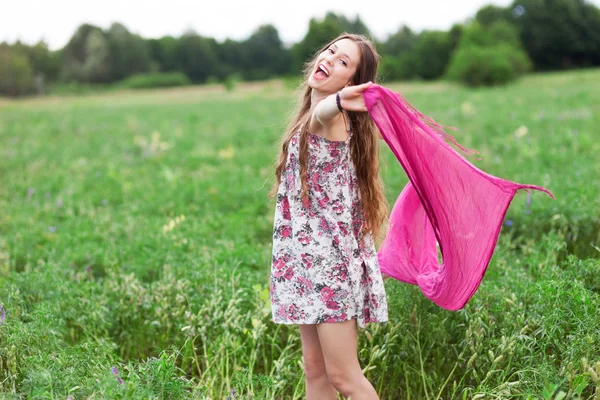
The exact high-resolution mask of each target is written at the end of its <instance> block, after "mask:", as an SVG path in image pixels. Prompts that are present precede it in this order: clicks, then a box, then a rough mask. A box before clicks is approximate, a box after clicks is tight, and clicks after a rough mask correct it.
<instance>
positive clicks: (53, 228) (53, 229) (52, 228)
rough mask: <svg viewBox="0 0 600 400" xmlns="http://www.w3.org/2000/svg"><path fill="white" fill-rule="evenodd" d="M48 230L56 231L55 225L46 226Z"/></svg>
mask: <svg viewBox="0 0 600 400" xmlns="http://www.w3.org/2000/svg"><path fill="white" fill-rule="evenodd" d="M48 230H49V231H50V232H56V227H55V226H51V227H50V228H48Z"/></svg>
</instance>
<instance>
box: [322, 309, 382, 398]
mask: <svg viewBox="0 0 600 400" xmlns="http://www.w3.org/2000/svg"><path fill="white" fill-rule="evenodd" d="M317 333H318V337H319V341H320V342H321V349H322V350H323V357H324V358H325V367H326V370H327V375H328V376H329V381H330V382H331V383H332V385H333V386H334V387H335V388H336V389H337V390H338V391H339V392H340V393H341V394H342V395H343V396H344V397H345V398H348V397H351V398H352V400H379V396H378V395H377V392H375V388H373V385H371V382H369V380H368V379H367V378H366V377H365V376H364V374H363V373H362V370H361V367H360V363H359V362H358V354H357V345H358V329H357V325H356V319H350V320H348V321H344V322H334V323H324V324H318V325H317Z"/></svg>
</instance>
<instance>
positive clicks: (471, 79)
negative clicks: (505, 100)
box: [448, 44, 531, 86]
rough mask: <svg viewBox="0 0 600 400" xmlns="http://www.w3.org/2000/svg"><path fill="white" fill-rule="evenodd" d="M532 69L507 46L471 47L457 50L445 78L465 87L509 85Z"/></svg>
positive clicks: (520, 52) (525, 60)
mask: <svg viewBox="0 0 600 400" xmlns="http://www.w3.org/2000/svg"><path fill="white" fill-rule="evenodd" d="M530 68H531V62H530V61H529V59H528V58H527V55H526V54H525V53H524V52H522V51H519V50H517V49H515V48H512V47H510V46H508V45H504V44H500V45H496V46H492V47H480V46H471V47H466V48H459V49H457V50H456V53H455V54H454V56H453V58H452V62H451V64H450V68H449V69H448V77H449V78H450V79H455V80H458V81H460V82H462V83H464V84H466V85H468V86H481V85H486V86H491V85H498V84H505V83H508V82H510V81H512V80H514V79H516V78H517V77H519V76H520V75H522V74H524V73H525V72H527V71H528V70H529V69H530Z"/></svg>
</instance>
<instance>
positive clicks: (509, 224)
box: [504, 219, 513, 226]
mask: <svg viewBox="0 0 600 400" xmlns="http://www.w3.org/2000/svg"><path fill="white" fill-rule="evenodd" d="M512 224H513V222H512V220H510V219H507V220H506V222H504V225H506V226H512Z"/></svg>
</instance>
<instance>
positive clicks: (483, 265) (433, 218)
mask: <svg viewBox="0 0 600 400" xmlns="http://www.w3.org/2000/svg"><path fill="white" fill-rule="evenodd" d="M363 96H364V99H365V103H366V106H367V109H368V110H369V114H370V115H371V117H372V118H373V120H374V121H375V124H376V125H377V127H378V128H379V131H380V132H381V134H382V136H383V138H384V140H385V141H386V143H387V144H388V145H389V146H390V148H391V149H392V152H393V153H394V154H395V156H396V158H398V161H399V162H400V164H401V165H402V167H403V168H404V170H405V171H406V174H407V175H408V178H409V180H410V181H409V182H408V184H407V185H406V186H405V187H404V189H403V190H402V192H401V193H400V196H399V197H398V199H397V201H396V204H395V205H394V207H393V208H392V212H391V215H390V221H389V222H390V225H389V227H388V230H387V233H386V236H385V239H384V241H383V243H382V245H381V247H380V249H379V250H378V259H379V265H380V267H381V272H383V273H384V274H386V275H389V276H390V277H392V278H395V279H397V280H400V281H402V282H406V283H410V284H413V285H419V287H420V288H421V291H422V292H423V294H424V295H425V296H426V297H427V298H429V299H430V300H432V301H433V302H434V303H436V304H437V305H439V306H440V307H442V308H445V309H448V310H453V311H454V310H458V309H461V308H463V307H464V306H465V304H466V303H467V302H468V301H469V299H470V298H471V296H473V294H474V293H475V291H476V290H477V288H478V287H479V284H480V283H481V280H482V279H483V275H484V274H485V271H486V269H487V267H488V264H489V262H490V259H491V258H492V254H493V252H494V248H495V246H496V242H497V240H498V236H499V234H500V229H501V228H502V222H503V220H504V216H505V214H506V211H507V209H508V206H509V205H510V202H511V201H512V199H513V197H514V196H515V194H516V192H517V190H519V189H525V190H526V191H527V192H528V193H531V191H530V190H531V189H533V190H540V191H543V192H545V193H547V194H548V195H549V196H550V197H552V198H553V199H554V198H555V197H554V195H553V194H552V193H551V192H550V191H549V190H547V189H545V188H543V187H541V186H535V185H524V184H520V183H516V182H511V181H508V180H505V179H501V178H498V177H495V176H493V175H490V174H487V173H485V172H483V171H481V170H480V169H478V168H476V167H475V166H473V165H472V164H470V163H469V162H468V161H467V160H466V159H465V158H464V157H463V156H461V155H460V154H459V153H458V152H456V151H455V150H454V149H453V148H452V147H450V145H448V144H447V143H446V142H445V141H444V139H443V138H447V139H449V140H450V141H452V143H454V144H455V145H456V146H458V147H459V148H460V149H461V150H462V151H463V152H464V153H465V154H469V153H477V152H476V151H474V150H466V149H465V148H463V147H462V146H461V145H460V144H458V143H457V142H456V140H455V139H454V137H452V136H451V135H449V134H448V133H446V132H444V130H443V128H442V126H441V125H439V124H437V123H436V122H435V121H434V120H433V119H431V118H428V117H426V116H424V115H423V114H421V113H420V112H419V111H417V110H416V109H415V108H414V107H412V106H411V105H410V103H408V101H406V99H404V98H403V97H402V96H401V95H400V94H398V93H394V92H392V91H391V90H389V89H387V88H384V87H382V86H380V85H376V84H373V85H371V86H370V87H369V88H368V89H367V90H366V91H365V92H364V93H363ZM436 240H437V243H439V247H440V252H441V254H442V257H443V263H442V264H441V265H440V263H439V262H438V252H437V248H436V245H437V243H436Z"/></svg>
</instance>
